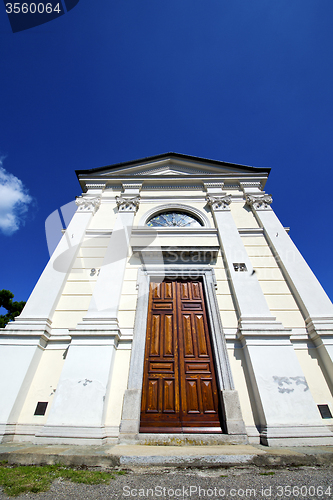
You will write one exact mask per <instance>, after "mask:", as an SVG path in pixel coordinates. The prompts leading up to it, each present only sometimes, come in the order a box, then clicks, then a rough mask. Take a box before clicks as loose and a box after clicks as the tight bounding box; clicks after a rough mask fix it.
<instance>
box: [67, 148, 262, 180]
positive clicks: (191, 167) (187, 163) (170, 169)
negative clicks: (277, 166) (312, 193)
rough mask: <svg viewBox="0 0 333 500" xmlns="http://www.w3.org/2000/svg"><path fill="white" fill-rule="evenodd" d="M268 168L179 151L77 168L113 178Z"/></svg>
mask: <svg viewBox="0 0 333 500" xmlns="http://www.w3.org/2000/svg"><path fill="white" fill-rule="evenodd" d="M269 170H270V169H260V168H259V169H258V168H254V167H249V166H246V165H238V164H233V163H227V162H223V161H217V160H209V159H205V158H198V157H195V156H188V155H183V154H180V153H164V154H162V155H157V156H150V157H148V158H143V159H140V160H134V161H130V162H124V163H118V164H115V165H109V166H106V167H101V168H95V169H91V170H79V171H77V172H76V173H77V175H78V176H79V177H81V176H82V175H84V176H89V177H90V176H92V177H94V178H96V177H99V178H100V179H107V178H109V179H112V178H116V177H118V178H119V177H122V178H126V177H132V178H133V177H139V178H140V177H141V178H143V177H145V178H147V177H153V178H157V177H160V178H161V177H166V176H168V177H189V176H219V175H237V174H240V175H242V174H258V173H260V172H265V173H267V174H268V173H269Z"/></svg>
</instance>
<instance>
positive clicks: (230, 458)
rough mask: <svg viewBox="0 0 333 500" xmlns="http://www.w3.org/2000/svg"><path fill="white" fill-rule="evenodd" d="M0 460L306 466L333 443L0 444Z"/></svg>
mask: <svg viewBox="0 0 333 500" xmlns="http://www.w3.org/2000/svg"><path fill="white" fill-rule="evenodd" d="M0 460H8V462H9V463H13V464H15V463H16V464H43V463H44V464H45V463H46V464H55V463H62V464H64V465H86V466H90V467H93V466H98V467H115V466H118V467H119V466H149V465H155V466H156V465H160V466H178V467H195V466H200V467H203V466H232V465H256V466H263V467H273V466H306V465H331V464H333V446H316V447H315V446H311V447H288V448H271V447H266V446H260V445H215V446H144V445H103V446H70V445H63V446H62V445H43V446H39V445H32V444H29V443H7V444H1V445H0Z"/></svg>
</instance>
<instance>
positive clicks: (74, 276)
mask: <svg viewBox="0 0 333 500" xmlns="http://www.w3.org/2000/svg"><path fill="white" fill-rule="evenodd" d="M108 242H109V238H102V237H96V238H95V237H86V238H85V240H84V241H83V243H82V245H81V248H80V249H79V252H78V255H77V257H76V259H75V262H74V265H73V268H72V270H71V273H70V274H69V276H68V278H67V282H66V284H65V287H64V290H63V292H62V294H61V297H60V299H59V302H58V304H57V307H56V310H55V312H54V314H53V318H52V327H53V328H75V327H76V325H77V323H78V322H80V321H82V318H83V317H84V316H85V314H86V312H87V310H88V307H89V303H90V300H91V296H92V293H93V291H94V287H95V284H96V280H97V276H98V270H99V269H100V268H101V267H102V264H103V259H104V255H105V252H106V248H107V245H108ZM91 269H96V273H95V274H94V275H91V274H92V272H91Z"/></svg>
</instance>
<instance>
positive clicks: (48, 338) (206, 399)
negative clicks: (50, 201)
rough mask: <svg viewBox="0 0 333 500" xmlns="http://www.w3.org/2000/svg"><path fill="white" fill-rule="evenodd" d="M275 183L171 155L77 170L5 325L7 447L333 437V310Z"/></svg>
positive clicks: (264, 172)
mask: <svg viewBox="0 0 333 500" xmlns="http://www.w3.org/2000/svg"><path fill="white" fill-rule="evenodd" d="M268 175H269V169H265V168H254V167H247V166H242V165H235V164H230V163H225V162H220V161H213V160H207V159H202V158H196V157H192V156H187V155H182V154H175V153H168V154H162V155H158V156H153V157H149V158H144V159H141V160H137V161H132V162H126V163H121V164H117V165H111V166H108V167H103V168H97V169H91V170H85V171H83V170H80V171H77V176H78V180H79V182H80V185H81V188H82V196H80V197H78V198H77V199H76V205H77V210H76V212H75V214H74V216H73V218H72V220H71V222H70V223H69V225H68V227H67V229H66V231H64V234H63V236H62V238H61V240H60V243H59V244H58V246H57V247H56V249H55V251H54V253H53V254H52V256H51V258H50V261H49V262H48V264H47V266H46V268H45V270H44V271H43V273H42V275H41V277H40V279H39V281H38V282H37V284H36V286H35V288H34V290H33V292H32V294H31V296H30V298H29V300H28V302H27V304H26V306H25V308H24V310H23V311H22V313H21V315H20V316H19V317H18V318H16V320H15V321H14V322H11V323H9V324H8V325H7V327H6V328H5V329H3V330H2V331H1V332H0V372H1V377H0V401H1V403H0V442H8V441H30V442H33V443H55V444H66V443H74V444H103V443H113V442H120V443H148V444H149V443H151V444H156V443H159V444H181V443H198V444H199V443H200V444H205V443H247V442H249V443H262V444H266V445H272V446H284V445H285V446H287V445H289V446H296V445H318V444H333V433H332V430H333V419H332V414H333V397H332V394H333V392H332V390H333V389H332V388H333V306H332V303H331V302H330V300H329V298H328V297H327V295H326V293H325V292H324V290H323V289H322V287H321V285H320V283H319V282H318V280H317V279H316V277H315V276H314V274H313V273H312V271H311V269H310V268H309V266H308V265H307V263H306V262H305V260H304V259H303V257H302V256H301V254H300V252H299V251H298V249H297V248H296V246H295V245H294V243H293V242H292V240H291V239H290V237H289V235H288V231H287V229H286V228H284V227H283V226H282V225H281V223H280V221H279V219H278V218H277V216H276V215H275V213H274V211H273V209H272V197H271V195H269V194H267V193H266V192H265V191H264V187H265V183H266V181H267V178H268Z"/></svg>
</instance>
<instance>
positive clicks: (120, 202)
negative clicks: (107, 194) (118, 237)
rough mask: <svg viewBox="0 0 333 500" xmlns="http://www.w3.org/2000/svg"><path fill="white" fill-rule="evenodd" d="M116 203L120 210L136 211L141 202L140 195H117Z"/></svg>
mask: <svg viewBox="0 0 333 500" xmlns="http://www.w3.org/2000/svg"><path fill="white" fill-rule="evenodd" d="M116 203H117V207H118V210H119V212H136V211H137V209H138V208H139V204H140V196H139V195H138V196H135V197H134V198H123V197H122V196H116Z"/></svg>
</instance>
